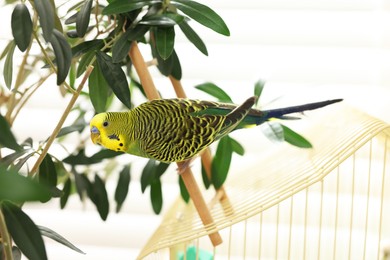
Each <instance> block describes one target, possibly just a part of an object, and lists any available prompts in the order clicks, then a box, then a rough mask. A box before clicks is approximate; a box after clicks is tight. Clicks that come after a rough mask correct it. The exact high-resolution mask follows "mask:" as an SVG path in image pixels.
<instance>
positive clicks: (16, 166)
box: [10, 152, 35, 172]
mask: <svg viewBox="0 0 390 260" xmlns="http://www.w3.org/2000/svg"><path fill="white" fill-rule="evenodd" d="M34 155H35V152H31V153H29V154H27V155H26V156H25V157H23V158H21V159H19V160H18V162H17V163H16V164H14V165H11V168H10V169H12V170H14V171H17V172H19V170H20V168H22V166H23V165H24V164H25V163H26V162H27V161H28V160H29V159H30V158H31V157H32V156H34Z"/></svg>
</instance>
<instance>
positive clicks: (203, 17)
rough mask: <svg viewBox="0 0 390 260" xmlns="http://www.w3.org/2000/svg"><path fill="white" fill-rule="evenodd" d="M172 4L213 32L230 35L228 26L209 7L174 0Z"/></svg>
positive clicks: (184, 0)
mask: <svg viewBox="0 0 390 260" xmlns="http://www.w3.org/2000/svg"><path fill="white" fill-rule="evenodd" d="M171 4H172V5H174V6H176V7H177V8H178V9H179V10H180V11H182V12H183V13H185V14H186V15H188V16H189V17H191V18H192V19H194V20H195V21H197V22H198V23H200V24H202V25H204V26H206V27H208V28H210V29H211V30H213V31H215V32H217V33H220V34H222V35H226V36H229V35H230V32H229V28H228V27H227V26H226V24H225V22H224V21H223V20H222V18H221V17H220V16H219V15H218V14H217V13H216V12H214V11H213V10H212V9H210V8H209V7H207V6H205V5H203V4H200V3H198V2H195V1H191V0H172V1H171Z"/></svg>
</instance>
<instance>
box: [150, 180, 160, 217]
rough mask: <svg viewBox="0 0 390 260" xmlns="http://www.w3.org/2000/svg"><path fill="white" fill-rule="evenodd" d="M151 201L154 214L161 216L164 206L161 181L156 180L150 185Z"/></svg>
mask: <svg viewBox="0 0 390 260" xmlns="http://www.w3.org/2000/svg"><path fill="white" fill-rule="evenodd" d="M150 199H151V201H152V207H153V211H154V213H156V214H159V213H160V212H161V209H162V205H163V197H162V191H161V181H160V179H154V180H153V181H152V183H151V184H150Z"/></svg>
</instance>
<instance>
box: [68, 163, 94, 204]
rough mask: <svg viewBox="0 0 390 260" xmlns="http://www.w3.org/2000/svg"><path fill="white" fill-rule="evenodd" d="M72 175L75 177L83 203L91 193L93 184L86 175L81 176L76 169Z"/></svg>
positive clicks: (77, 189)
mask: <svg viewBox="0 0 390 260" xmlns="http://www.w3.org/2000/svg"><path fill="white" fill-rule="evenodd" d="M72 173H73V175H74V180H75V184H76V191H77V193H78V194H79V197H80V200H81V201H83V200H84V197H85V194H86V193H87V194H88V193H91V189H92V184H91V182H90V181H89V179H88V177H87V176H85V174H79V173H77V172H76V171H75V169H72Z"/></svg>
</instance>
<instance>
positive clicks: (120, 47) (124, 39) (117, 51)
mask: <svg viewBox="0 0 390 260" xmlns="http://www.w3.org/2000/svg"><path fill="white" fill-rule="evenodd" d="M148 30H149V26H144V25H137V26H136V27H135V28H133V29H128V30H127V31H126V32H125V33H124V34H123V35H122V36H121V37H120V38H119V39H118V40H117V41H116V42H115V43H114V45H113V46H112V62H113V63H118V62H121V61H122V60H124V59H125V58H126V56H127V55H128V53H129V51H130V47H131V43H132V42H133V41H135V40H138V39H140V38H142V37H143V36H144V35H145V33H146V32H147V31H148Z"/></svg>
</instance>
